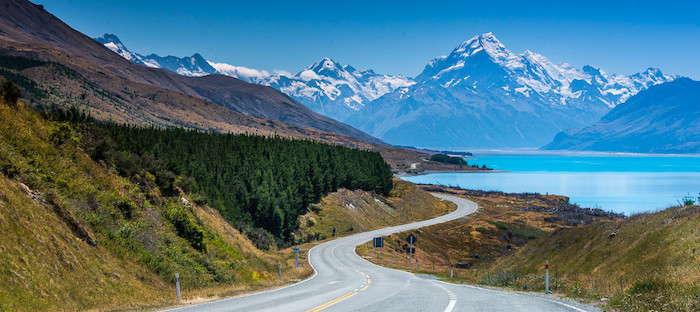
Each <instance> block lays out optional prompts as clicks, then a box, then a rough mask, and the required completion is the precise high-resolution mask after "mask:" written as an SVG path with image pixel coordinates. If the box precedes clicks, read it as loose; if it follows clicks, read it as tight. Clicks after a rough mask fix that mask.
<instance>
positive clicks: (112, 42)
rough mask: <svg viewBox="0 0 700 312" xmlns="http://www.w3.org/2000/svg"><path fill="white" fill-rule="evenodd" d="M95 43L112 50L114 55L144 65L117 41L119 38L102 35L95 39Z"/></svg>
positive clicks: (112, 35)
mask: <svg viewBox="0 0 700 312" xmlns="http://www.w3.org/2000/svg"><path fill="white" fill-rule="evenodd" d="M95 40H97V42H99V43H101V44H102V45H104V46H105V47H107V48H108V49H110V50H112V51H113V52H114V53H117V54H119V55H121V56H122V57H123V58H125V59H127V60H129V61H132V62H134V63H137V64H141V65H144V63H143V62H142V61H141V59H140V57H139V56H138V55H136V54H134V53H131V51H129V49H127V48H126V46H124V44H123V43H122V42H121V40H119V38H118V37H117V36H116V35H114V34H104V35H102V36H99V37H97V38H95Z"/></svg>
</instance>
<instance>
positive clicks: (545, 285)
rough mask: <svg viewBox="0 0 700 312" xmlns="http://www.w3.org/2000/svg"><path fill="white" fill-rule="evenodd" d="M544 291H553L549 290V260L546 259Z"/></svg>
mask: <svg viewBox="0 0 700 312" xmlns="http://www.w3.org/2000/svg"><path fill="white" fill-rule="evenodd" d="M544 293H545V294H551V293H552V292H551V291H549V260H545V261H544Z"/></svg>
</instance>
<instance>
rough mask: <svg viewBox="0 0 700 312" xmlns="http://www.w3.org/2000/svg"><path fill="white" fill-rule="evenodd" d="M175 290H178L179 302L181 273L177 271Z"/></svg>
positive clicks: (178, 297)
mask: <svg viewBox="0 0 700 312" xmlns="http://www.w3.org/2000/svg"><path fill="white" fill-rule="evenodd" d="M175 290H176V291H177V303H180V274H179V273H175Z"/></svg>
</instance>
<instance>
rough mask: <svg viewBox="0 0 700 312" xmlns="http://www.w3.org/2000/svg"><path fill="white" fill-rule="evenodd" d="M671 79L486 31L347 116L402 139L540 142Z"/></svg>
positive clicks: (429, 143)
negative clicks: (541, 50) (617, 70)
mask: <svg viewBox="0 0 700 312" xmlns="http://www.w3.org/2000/svg"><path fill="white" fill-rule="evenodd" d="M674 78H675V77H673V76H668V75H663V74H662V73H661V72H660V71H659V70H658V69H648V70H646V71H644V72H641V73H638V74H635V75H632V76H622V75H609V74H607V73H605V72H603V71H601V70H599V69H596V68H594V67H591V66H584V67H583V68H581V69H577V68H574V67H572V66H571V65H568V64H560V65H557V64H553V63H551V62H550V61H549V60H548V59H547V58H546V57H544V56H542V55H540V54H537V53H534V52H531V51H525V52H524V53H522V54H515V53H513V52H511V51H510V50H508V49H507V48H506V47H505V46H504V45H503V44H502V43H501V42H500V41H499V40H498V39H497V38H496V37H495V36H494V35H493V34H492V33H486V34H482V35H479V36H475V37H473V38H471V39H469V40H467V41H465V42H464V43H462V44H460V45H459V46H457V47H456V48H455V49H454V50H453V51H452V52H451V53H450V54H449V55H447V56H442V57H438V58H436V59H434V60H432V61H430V63H428V65H427V66H426V67H425V69H424V70H423V72H422V73H421V74H420V75H418V76H417V77H416V78H415V82H416V84H415V85H413V86H410V87H405V88H399V89H398V90H396V91H394V92H393V93H391V94H387V95H385V96H383V97H381V98H379V99H377V100H376V101H374V102H373V103H372V104H371V105H369V106H368V107H367V108H366V109H365V110H364V111H363V112H362V114H361V115H355V116H353V117H352V118H350V119H348V120H347V122H348V123H350V124H352V125H354V126H356V127H359V128H360V129H362V130H364V131H366V132H368V133H370V134H372V135H374V136H377V137H379V138H381V139H383V140H385V141H386V142H389V143H393V144H400V145H414V146H423V147H538V146H541V145H542V144H545V143H547V142H548V141H549V140H551V138H552V137H553V136H554V135H555V134H556V133H557V132H559V131H561V130H563V129H566V128H571V127H582V126H586V125H590V124H592V123H594V122H596V121H597V120H598V119H599V118H600V117H602V116H603V115H604V114H605V113H607V112H608V111H609V110H610V109H611V108H613V107H615V106H616V105H617V104H619V103H621V102H624V101H625V100H626V99H628V98H629V97H630V96H632V95H634V94H636V93H637V92H639V91H641V90H644V89H646V88H648V87H649V86H652V85H655V84H659V83H663V82H666V81H671V80H673V79H674Z"/></svg>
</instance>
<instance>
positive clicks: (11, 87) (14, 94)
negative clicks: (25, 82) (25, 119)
mask: <svg viewBox="0 0 700 312" xmlns="http://www.w3.org/2000/svg"><path fill="white" fill-rule="evenodd" d="M21 96H22V90H20V89H19V87H18V86H17V85H16V84H14V83H13V82H12V81H9V80H6V79H3V80H2V84H0V97H2V99H3V100H4V101H5V103H7V104H9V105H13V106H14V105H16V104H17V100H19V98H20V97H21Z"/></svg>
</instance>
